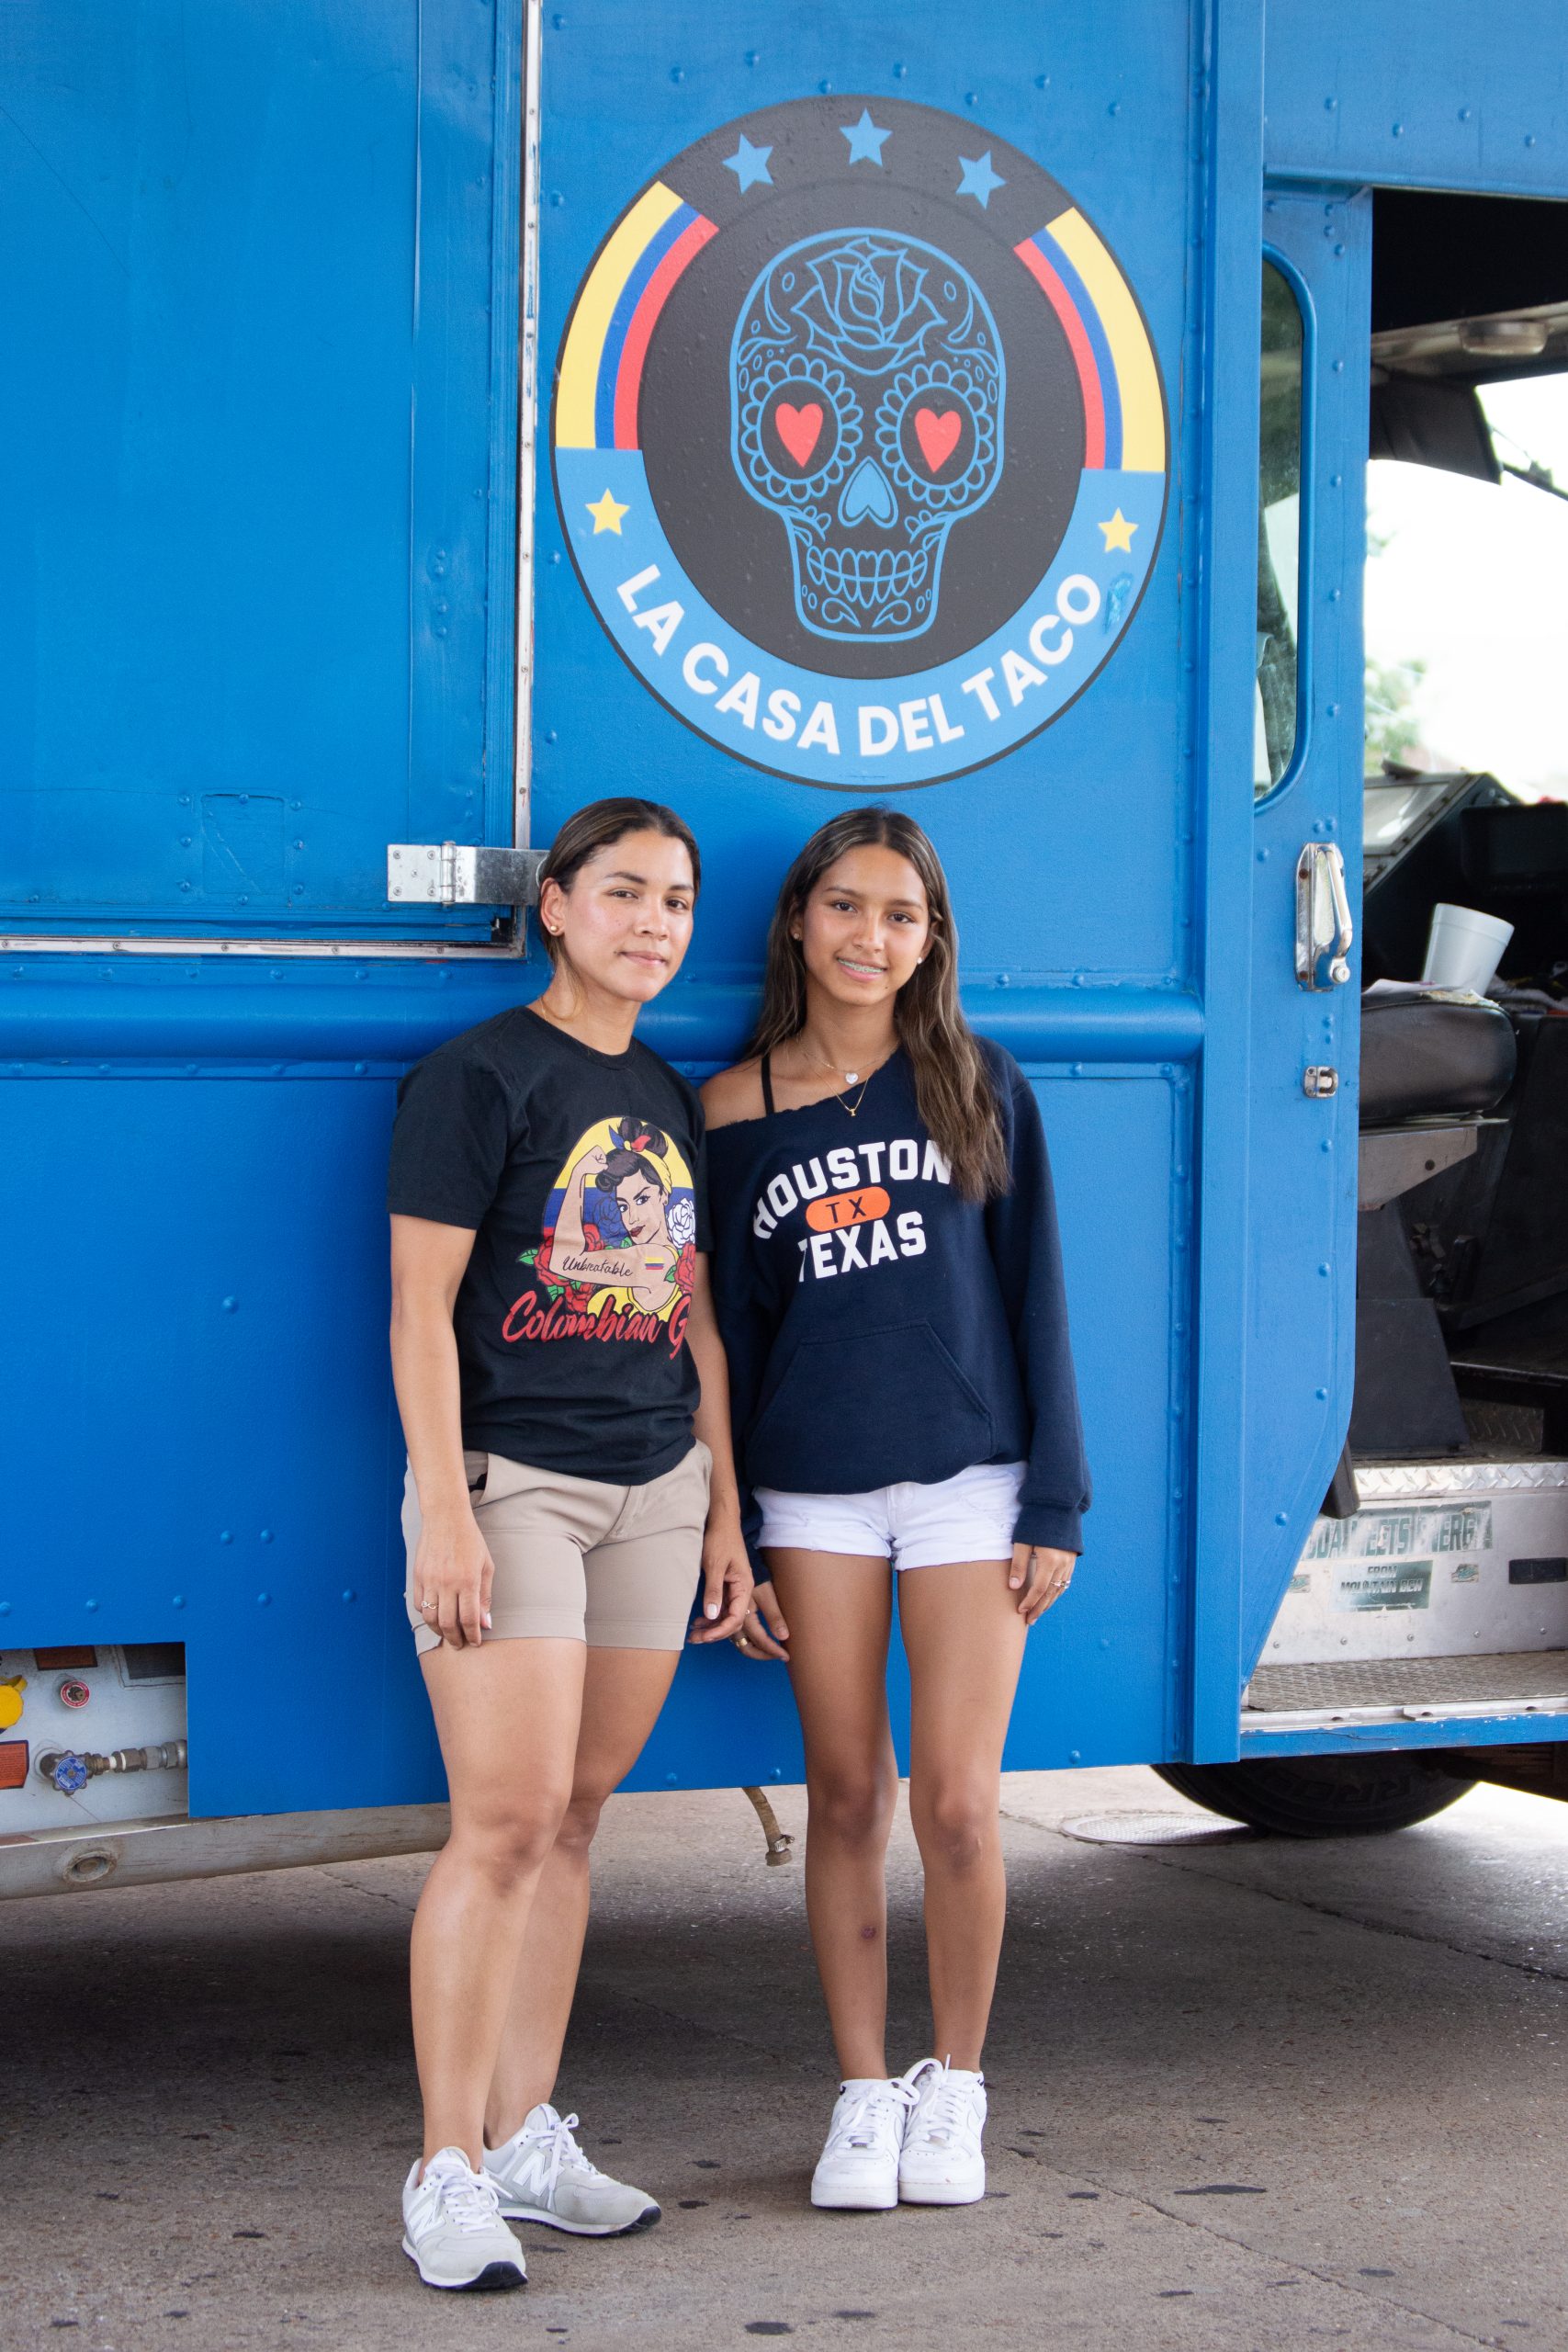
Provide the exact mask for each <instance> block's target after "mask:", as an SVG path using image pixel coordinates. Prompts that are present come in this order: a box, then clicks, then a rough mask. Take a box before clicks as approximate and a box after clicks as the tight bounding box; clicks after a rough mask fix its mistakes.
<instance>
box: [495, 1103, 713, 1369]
mask: <svg viewBox="0 0 1568 2352" xmlns="http://www.w3.org/2000/svg"><path fill="white" fill-rule="evenodd" d="M696 1230H697V1212H696V1196H695V1193H694V1188H693V1184H692V1171H691V1170H690V1169H689V1168H688V1167H687V1165H686V1162H685V1160H684V1159H682V1156H681V1154H680V1152H679V1151H677V1150H676V1148H675V1147H674V1145H673V1144H672V1143H671V1141H670V1138H669V1137H668V1136H666V1135H665V1133H664V1132H663V1130H662V1128H660V1127H657V1126H655V1125H653V1124H652V1122H651V1121H650V1120H648V1119H641V1118H635V1117H627V1118H622V1119H601V1120H599V1121H597V1122H596V1124H595V1125H593V1126H592V1127H590V1128H589V1129H588V1131H587V1133H586V1134H585V1135H582V1136H579V1137H578V1140H577V1142H576V1143H575V1144H574V1145H573V1146H572V1148H571V1152H570V1156H569V1158H568V1159H567V1163H566V1166H565V1167H564V1168H563V1169H562V1170H561V1172H560V1174H559V1175H558V1178H557V1179H556V1182H555V1184H554V1186H553V1188H552V1189H551V1192H550V1195H549V1198H548V1200H547V1202H546V1204H545V1217H544V1236H543V1238H542V1239H541V1240H540V1242H539V1244H538V1247H537V1248H536V1249H533V1250H525V1251H524V1252H523V1255H522V1258H521V1260H520V1261H519V1262H520V1263H521V1264H522V1265H524V1266H525V1267H526V1268H527V1269H528V1271H529V1274H530V1277H531V1287H530V1288H529V1289H527V1290H525V1292H524V1293H523V1295H522V1296H521V1297H519V1298H518V1299H516V1300H515V1301H514V1302H513V1306H512V1307H511V1310H510V1312H509V1313H508V1315H507V1317H506V1321H505V1324H504V1325H503V1327H502V1338H503V1339H505V1340H633V1341H640V1342H641V1343H642V1344H643V1345H644V1346H652V1345H654V1344H655V1343H656V1342H658V1341H660V1340H663V1341H665V1342H667V1343H668V1345H669V1349H670V1352H671V1355H674V1354H677V1353H678V1352H679V1351H680V1348H681V1345H682V1340H684V1338H685V1335H686V1317H687V1314H688V1311H689V1309H690V1306H691V1298H692V1283H693V1281H694V1274H695V1268H696Z"/></svg>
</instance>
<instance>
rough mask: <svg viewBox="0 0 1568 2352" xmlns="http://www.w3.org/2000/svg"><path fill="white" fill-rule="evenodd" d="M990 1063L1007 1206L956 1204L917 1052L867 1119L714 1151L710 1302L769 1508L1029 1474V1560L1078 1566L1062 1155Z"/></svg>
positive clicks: (742, 1436) (790, 1119) (872, 1097)
mask: <svg viewBox="0 0 1568 2352" xmlns="http://www.w3.org/2000/svg"><path fill="white" fill-rule="evenodd" d="M980 1046H981V1051H982V1053H983V1054H984V1056H985V1058H986V1063H987V1069H989V1071H990V1074H991V1078H992V1081H993V1084H994V1085H995V1087H996V1091H997V1097H998V1104H999V1108H1000V1113H1001V1119H1002V1131H1003V1136H1004V1138H1005V1141H1006V1145H1007V1155H1008V1164H1009V1166H1010V1170H1011V1171H1012V1184H1011V1189H1010V1192H1008V1193H1006V1194H1005V1195H1004V1196H1003V1197H1002V1198H1001V1199H999V1200H995V1201H991V1202H988V1203H987V1204H983V1205H982V1204H978V1203H976V1202H972V1201H965V1200H964V1199H963V1198H962V1196H961V1195H960V1193H958V1191H957V1189H956V1187H955V1186H954V1185H953V1182H952V1178H951V1173H950V1170H949V1169H948V1167H947V1164H946V1162H945V1161H944V1159H942V1154H941V1153H940V1152H939V1151H938V1149H937V1148H936V1146H935V1144H934V1143H933V1142H932V1141H931V1136H930V1135H929V1134H928V1132H927V1130H926V1126H925V1124H924V1122H923V1121H922V1119H921V1117H920V1114H919V1108H918V1106H917V1103H916V1099H915V1086H914V1075H913V1072H912V1070H911V1069H910V1067H909V1063H908V1057H906V1055H905V1054H904V1053H903V1051H902V1050H901V1049H900V1050H899V1051H898V1052H897V1053H896V1054H895V1055H894V1056H893V1057H892V1059H891V1060H890V1061H887V1062H885V1063H884V1064H883V1066H882V1068H881V1069H879V1070H876V1071H875V1072H874V1074H873V1076H872V1077H871V1079H870V1080H869V1081H868V1082H867V1084H866V1087H865V1090H864V1092H863V1095H862V1096H860V1097H859V1109H858V1112H857V1114H856V1116H854V1117H853V1118H851V1117H850V1116H849V1115H848V1113H847V1111H846V1108H845V1101H846V1100H847V1101H850V1102H853V1101H855V1100H856V1099H857V1097H856V1095H855V1093H854V1092H853V1091H851V1093H850V1094H849V1095H848V1096H847V1097H846V1098H843V1099H840V1097H839V1096H837V1095H829V1097H828V1099H827V1100H826V1101H825V1102H822V1103H812V1104H810V1105H809V1106H807V1108H806V1109H804V1110H799V1111H777V1112H774V1113H773V1114H771V1115H769V1116H766V1117H763V1118H760V1119H745V1120H740V1121H739V1122H737V1123H736V1124H735V1125H731V1126H728V1127H720V1128H718V1129H717V1130H716V1132H714V1133H713V1134H711V1135H710V1136H709V1139H708V1178H709V1187H710V1197H711V1201H712V1210H713V1229H714V1287H715V1293H716V1301H717V1309H718V1319H719V1326H720V1329H721V1330H722V1332H723V1335H724V1341H725V1347H726V1349H727V1351H728V1358H729V1383H730V1396H731V1400H732V1408H733V1413H734V1422H735V1440H736V1456H737V1462H738V1465H739V1473H740V1479H741V1484H742V1489H743V1495H744V1498H745V1503H746V1525H747V1532H748V1534H749V1536H750V1537H751V1538H752V1539H753V1540H754V1538H755V1533H756V1529H757V1525H758V1522H759V1514H758V1512H757V1510H756V1509H755V1506H754V1505H753V1504H752V1503H751V1499H750V1497H751V1490H752V1489H753V1488H755V1487H779V1488H782V1489H784V1491H786V1492H789V1493H796V1494H838V1495H843V1494H861V1493H864V1492H866V1491H867V1490H869V1489H871V1488H874V1487H890V1486H897V1485H900V1484H902V1483H904V1482H905V1481H906V1480H908V1481H912V1482H914V1483H916V1484H919V1485H931V1484H934V1483H935V1482H936V1481H937V1480H938V1479H942V1478H950V1477H953V1476H955V1475H956V1473H957V1472H958V1471H960V1470H965V1469H969V1468H972V1467H974V1466H976V1464H981V1463H987V1462H1022V1463H1024V1464H1026V1465H1027V1466H1026V1470H1025V1475H1024V1480H1023V1488H1022V1493H1021V1497H1020V1501H1019V1512H1018V1520H1017V1524H1016V1526H1015V1529H1014V1537H1015V1540H1016V1541H1017V1542H1019V1543H1021V1544H1046V1545H1050V1546H1053V1547H1055V1548H1056V1549H1059V1550H1062V1551H1066V1552H1077V1551H1079V1550H1081V1548H1082V1538H1081V1533H1080V1526H1079V1521H1080V1515H1081V1514H1082V1512H1083V1511H1084V1510H1087V1508H1088V1506H1089V1472H1088V1469H1087V1467H1086V1465H1085V1462H1084V1453H1083V1436H1082V1431H1081V1428H1080V1425H1079V1420H1078V1403H1077V1383H1076V1381H1075V1379H1074V1375H1073V1361H1072V1356H1071V1353H1070V1351H1069V1347H1068V1340H1067V1314H1066V1300H1065V1297H1064V1295H1063V1288H1062V1262H1061V1251H1060V1247H1059V1244H1058V1241H1057V1235H1056V1210H1055V1197H1054V1194H1053V1192H1052V1185H1051V1168H1050V1161H1049V1159H1047V1156H1046V1151H1045V1136H1044V1132H1043V1128H1042V1126H1041V1123H1040V1109H1039V1105H1038V1103H1036V1101H1035V1099H1034V1094H1033V1091H1032V1088H1031V1086H1030V1084H1029V1082H1028V1080H1026V1079H1025V1077H1024V1075H1023V1072H1022V1071H1021V1069H1019V1067H1018V1064H1017V1063H1016V1062H1015V1061H1014V1060H1013V1058H1012V1057H1011V1055H1010V1054H1009V1053H1007V1052H1006V1051H1005V1050H1004V1048H1003V1047H1001V1046H998V1045H995V1044H993V1043H992V1042H991V1041H990V1040H989V1039H988V1038H982V1039H981V1040H980Z"/></svg>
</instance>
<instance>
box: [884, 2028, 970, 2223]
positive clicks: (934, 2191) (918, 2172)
mask: <svg viewBox="0 0 1568 2352" xmlns="http://www.w3.org/2000/svg"><path fill="white" fill-rule="evenodd" d="M904 2080H905V2082H906V2083H907V2084H908V2086H909V2093H910V2098H911V2106H910V2110H909V2118H908V2122H907V2123H906V2125H905V2127H904V2146H903V2151H902V2153H901V2154H900V2155H899V2158H898V2195H899V2197H900V2199H902V2201H903V2202H904V2203H905V2204H906V2205H977V2204H978V2203H979V2201H980V2199H981V2198H982V2197H984V2195H985V2193H986V2158H985V2154H984V2152H983V2151H982V2149H981V2146H980V2134H981V2132H982V2131H984V2130H985V2126H986V2078H985V2076H984V2075H972V2074H970V2073H968V2072H967V2071H966V2070H965V2069H964V2067H962V2066H947V2065H944V2064H942V2061H941V2059H939V2058H922V2059H921V2061H920V2063H919V2065H918V2066H911V2067H910V2069H909V2071H908V2074H907V2075H905V2077H904Z"/></svg>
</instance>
